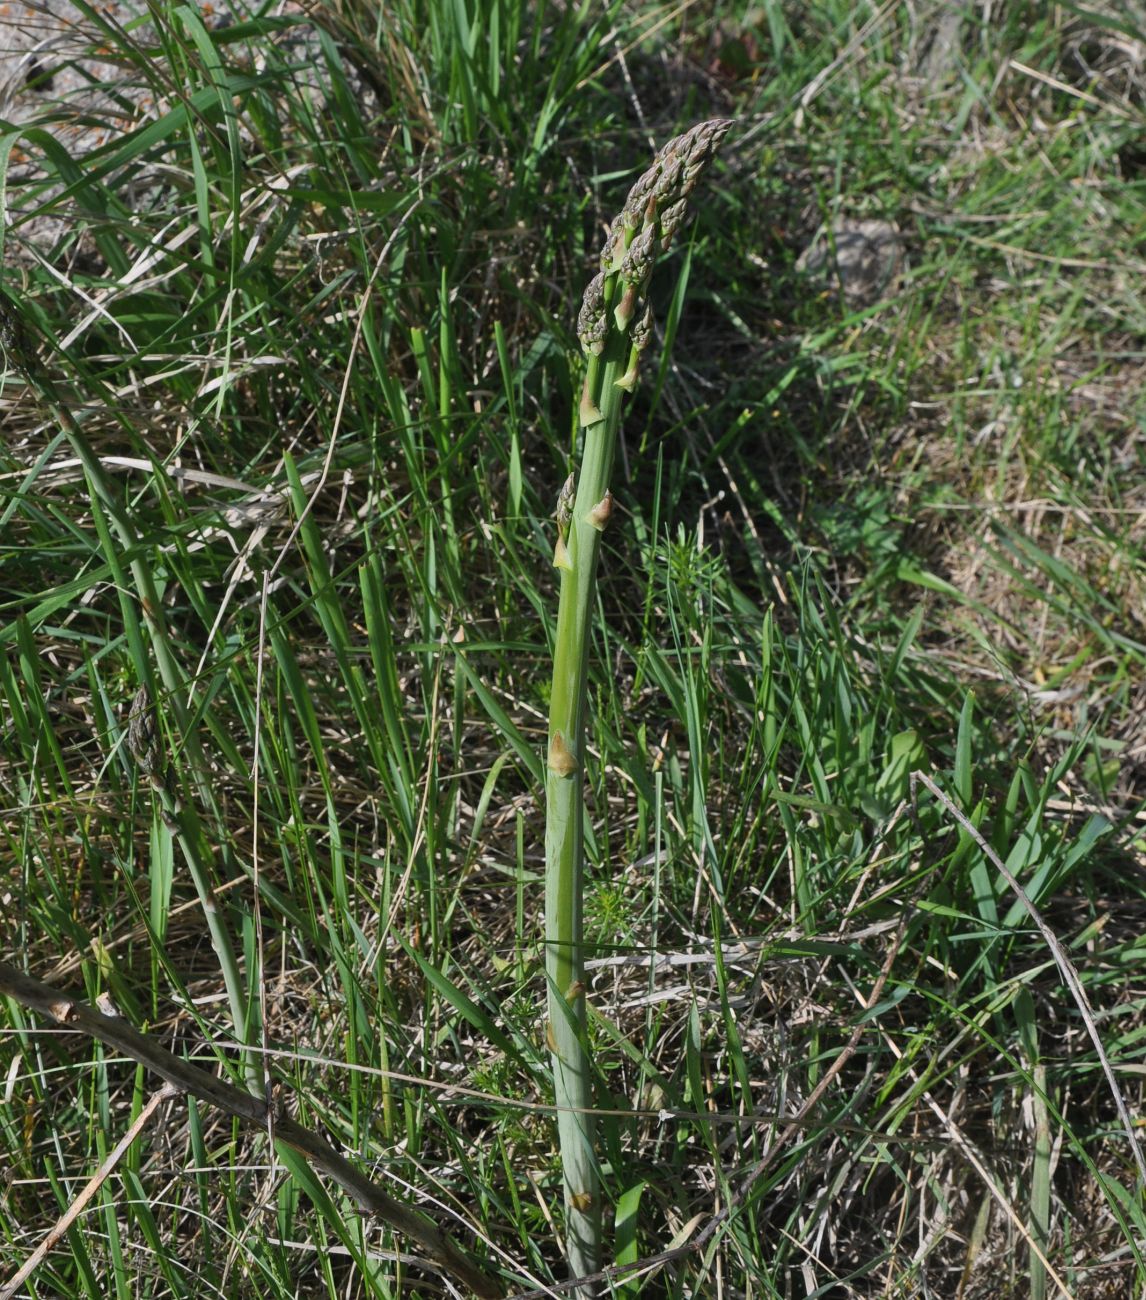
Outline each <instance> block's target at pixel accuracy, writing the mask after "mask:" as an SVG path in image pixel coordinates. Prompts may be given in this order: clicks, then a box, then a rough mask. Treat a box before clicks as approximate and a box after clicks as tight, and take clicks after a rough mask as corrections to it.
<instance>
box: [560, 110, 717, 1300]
mask: <svg viewBox="0 0 1146 1300" xmlns="http://www.w3.org/2000/svg"><path fill="white" fill-rule="evenodd" d="M731 125H732V123H731V122H730V121H728V120H726V119H723V118H717V119H713V120H712V121H709V122H702V123H701V124H700V125H698V126H694V127H693V128H692V129H691V130H689V131H686V132H685V133H684V134H683V135H680V136H677V137H676V138H675V139H673V140H671V141H669V143H668V144H667V145H665V147H664V148H663V149H662V150H661V151H660V153H659V154H658V155H657V157H656V159H655V161H654V162H653V165H652V166H651V167H650V168H649V169H648V171H646V172H645V173H644V175H643V176H641V178H640V179H639V180H638V181H637V183H636V184H635V185H634V186H633V188H632V189H631V190H630V192H629V197H628V199H627V200H626V202H625V206H624V208H623V209H622V210H621V212H620V214H619V215H618V216H617V218H616V219H615V220H614V222H613V224H612V227H611V229H610V231H609V234H608V237H607V239H606V241H605V247H604V249H603V251H602V254H601V270H600V271H599V272H598V274H597V275H596V276H594V277H593V279H592V281H591V282H590V284H589V287H588V288H587V289H586V291H585V299H584V303H583V305H582V307H581V314H580V317H579V320H578V335H579V337H580V340H581V346H582V348H583V349H584V351H585V356H586V359H587V364H586V373H585V382H584V387H583V389H582V393H581V406H580V424H581V427H582V429H583V431H584V435H583V437H584V447H583V450H582V457H581V469H580V474H579V475H573V474H571V475H570V476H569V478H568V480H567V481H566V483H565V486H564V487H563V488H562V490H561V494H560V497H559V498H558V502H557V544H556V550H555V553H554V559H553V562H554V564H555V565H556V567H557V568H558V570H559V571H560V574H561V593H560V602H559V605H558V611H557V635H556V640H555V643H554V648H553V689H552V694H551V696H550V706H549V749H548V770H547V773H546V788H545V793H546V827H545V855H546V875H545V940H546V975H547V982H548V989H549V995H548V1014H549V1020H548V1024H549V1029H548V1039H549V1048H550V1051H551V1053H552V1057H553V1085H554V1099H555V1102H556V1105H557V1129H558V1143H559V1147H560V1152H561V1164H562V1170H563V1182H564V1192H565V1235H566V1252H567V1254H568V1258H569V1267H570V1269H571V1271H572V1274H573V1276H574V1277H584V1276H586V1275H588V1274H591V1273H595V1272H597V1271H598V1270H599V1268H600V1255H601V1206H600V1193H599V1189H598V1178H597V1165H596V1157H595V1155H594V1149H593V1147H594V1141H593V1116H592V1106H593V1098H592V1081H591V1067H590V1062H589V1056H588V1051H587V1045H586V1038H585V957H584V952H583V946H582V874H583V850H584V843H583V807H582V805H583V786H582V777H581V770H582V765H583V762H584V754H585V735H584V732H585V682H586V670H587V662H588V651H589V611H590V610H591V608H592V605H593V595H594V589H595V585H596V567H597V555H598V552H599V550H600V544H601V534H602V532H603V531H604V529H605V526H606V525H607V524H608V522H609V518H610V516H611V515H612V512H613V497H612V493H611V492H610V491H609V483H610V476H611V473H612V467H613V452H614V448H615V446H616V441H617V430H618V428H619V426H620V418H621V402H622V399H623V397H624V394H625V393H626V392H631V391H632V389H633V388H634V387H635V386H636V383H637V373H638V368H639V364H640V357H641V353H642V352H643V351H644V350H645V348H647V347H648V344H649V339H650V337H651V335H652V316H651V313H650V310H649V305H648V286H649V281H650V279H651V277H652V270H653V261H654V258H655V256H656V254H657V253H658V252H664V251H665V250H667V248H668V246H669V244H670V243H671V242H672V239H673V236H674V235H675V234H676V232H677V230H679V229H680V226H681V224H682V223H683V221H684V219H685V214H686V212H687V208H688V200H689V196H690V195H691V194H692V191H693V189H694V188H695V186H696V183H697V181H698V179H699V178H700V175H701V173H702V172H703V171H704V169H705V167H706V166H707V165H708V163H709V161H710V160H711V158H712V157H713V155H714V153H715V152H716V150H717V148H718V147H719V145H720V142H721V141H722V140H723V138H724V136H725V134H726V132H727V131H728V128H729V127H730V126H731ZM589 1292H590V1289H589V1288H582V1290H581V1292H580V1294H581V1295H582V1296H585V1295H588V1294H589Z"/></svg>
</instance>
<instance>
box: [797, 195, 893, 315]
mask: <svg viewBox="0 0 1146 1300" xmlns="http://www.w3.org/2000/svg"><path fill="white" fill-rule="evenodd" d="M903 258H904V247H903V236H902V235H901V234H900V233H899V228H898V227H897V226H896V225H895V224H894V223H892V222H890V221H879V220H874V219H865V220H860V219H856V218H852V217H839V218H837V219H836V221H835V222H834V223H833V224H832V227H831V229H830V231H829V228H828V227H827V226H821V227H820V228H819V230H817V231H816V233H815V235H814V236H813V238H812V242H811V243H810V244H809V245H808V247H807V248H805V249H804V251H803V253H801V254H800V258H799V260H798V261H797V263H796V269H797V270H799V271H803V272H804V274H805V275H807V276H809V277H810V278H812V279H819V280H823V281H824V282H825V283H826V284H828V285H829V286H830V287H831V288H833V289H836V288H838V289H839V290H841V291H842V293H843V296H844V301H845V302H846V303H847V305H848V306H849V307H870V306H871V305H872V303H875V302H878V301H879V300H880V298H884V297H886V296H887V295H888V294H889V293H892V292H894V289H895V284H896V281H897V280H898V278H899V274H900V271H901V270H902V268H903Z"/></svg>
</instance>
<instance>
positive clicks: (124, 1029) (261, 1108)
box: [0, 962, 503, 1300]
mask: <svg viewBox="0 0 1146 1300" xmlns="http://www.w3.org/2000/svg"><path fill="white" fill-rule="evenodd" d="M0 996H7V997H10V998H12V999H14V1000H15V1001H16V1002H18V1003H20V1005H21V1006H25V1007H30V1008H31V1009H32V1010H34V1011H39V1012H41V1013H42V1014H43V1015H46V1016H50V1017H51V1018H52V1019H53V1020H56V1021H58V1022H59V1023H60V1024H61V1025H66V1026H67V1027H68V1028H69V1029H76V1030H80V1031H81V1032H83V1033H85V1034H88V1035H90V1036H91V1037H92V1038H96V1039H98V1040H99V1041H100V1042H101V1043H105V1044H106V1045H107V1046H108V1047H112V1048H114V1049H115V1050H117V1051H119V1052H122V1053H123V1054H124V1055H125V1056H127V1057H130V1058H131V1059H132V1060H133V1061H138V1062H139V1063H140V1064H141V1065H143V1066H145V1067H146V1068H147V1069H149V1070H153V1071H154V1072H155V1073H156V1074H158V1075H159V1077H160V1078H161V1079H165V1080H166V1081H167V1082H168V1083H171V1084H174V1085H175V1087H177V1088H179V1089H181V1090H182V1091H184V1092H189V1093H191V1094H192V1095H193V1096H195V1097H198V1098H200V1099H201V1100H203V1101H207V1102H210V1103H211V1104H212V1105H214V1106H218V1107H219V1109H220V1110H223V1111H226V1112H227V1114H229V1115H235V1116H237V1117H238V1118H239V1119H243V1120H246V1121H247V1123H249V1124H253V1125H254V1126H255V1127H256V1128H259V1129H261V1130H263V1131H264V1132H265V1131H266V1128H267V1113H268V1107H267V1106H266V1104H265V1102H263V1101H262V1099H261V1098H259V1097H256V1096H253V1095H252V1094H251V1093H249V1092H244V1091H242V1090H241V1089H239V1088H235V1087H233V1086H232V1085H231V1084H229V1083H226V1082H225V1081H224V1080H222V1079H219V1078H216V1077H215V1075H213V1074H208V1073H207V1071H206V1070H202V1069H200V1068H199V1067H198V1066H197V1065H191V1064H190V1063H189V1062H188V1061H184V1060H181V1059H180V1058H179V1057H178V1056H173V1055H172V1054H171V1053H170V1052H168V1051H167V1050H166V1049H164V1048H162V1047H160V1046H159V1045H158V1044H157V1043H153V1042H152V1041H151V1039H149V1038H147V1037H146V1036H145V1035H143V1034H141V1033H140V1032H139V1031H138V1030H137V1029H135V1028H134V1027H133V1026H132V1025H130V1024H129V1023H128V1022H127V1021H126V1020H122V1019H120V1018H119V1017H113V1016H104V1015H101V1014H100V1013H99V1012H98V1011H97V1010H96V1009H95V1008H94V1007H91V1006H89V1005H88V1004H87V1003H85V1002H79V1001H76V1000H74V999H73V998H71V997H69V996H68V994H67V993H63V992H61V991H60V990H59V989H54V988H52V986H51V985H50V984H42V983H41V982H40V981H39V980H36V979H33V978H32V977H31V976H30V975H25V974H24V973H23V971H20V970H17V969H16V967H15V966H10V965H9V964H8V963H7V962H0ZM274 1132H275V1140H276V1142H281V1143H283V1144H284V1145H286V1146H288V1147H290V1148H291V1149H292V1150H294V1151H299V1152H301V1153H302V1154H303V1155H304V1156H306V1158H307V1159H308V1160H309V1161H310V1163H311V1164H312V1165H314V1167H315V1168H316V1169H317V1170H319V1172H321V1173H324V1174H326V1175H327V1177H328V1178H331V1179H333V1180H334V1181H335V1182H336V1183H337V1184H338V1185H339V1187H341V1188H342V1189H343V1191H345V1192H346V1193H347V1194H348V1195H349V1196H351V1197H352V1198H353V1199H354V1201H355V1202H356V1203H357V1204H358V1206H359V1208H360V1209H361V1210H362V1211H364V1212H365V1213H366V1214H374V1215H377V1216H378V1218H380V1219H382V1220H383V1221H384V1222H386V1223H388V1224H389V1225H390V1226H391V1227H392V1228H393V1229H394V1230H395V1231H397V1232H399V1233H401V1234H402V1235H403V1236H405V1237H409V1238H410V1239H411V1240H413V1241H416V1242H417V1243H418V1245H419V1246H421V1247H422V1249H423V1250H424V1251H425V1252H426V1253H427V1254H428V1255H429V1256H430V1258H431V1259H432V1260H433V1261H434V1262H435V1263H436V1264H437V1265H438V1266H439V1267H440V1268H442V1269H443V1270H444V1271H445V1272H447V1273H451V1274H452V1275H453V1276H454V1277H455V1278H457V1279H458V1281H460V1282H462V1283H463V1284H464V1285H465V1286H467V1287H469V1289H470V1290H471V1291H473V1292H474V1294H475V1295H478V1296H480V1297H482V1300H498V1297H500V1296H501V1295H502V1294H503V1290H502V1287H501V1285H500V1283H498V1282H497V1281H495V1280H494V1279H493V1278H491V1277H489V1276H488V1275H487V1274H486V1273H485V1272H483V1271H482V1268H481V1266H480V1265H479V1264H478V1263H477V1261H476V1260H474V1259H472V1258H471V1257H470V1256H469V1255H467V1254H466V1253H465V1252H464V1251H463V1250H462V1249H461V1248H460V1247H459V1246H457V1245H456V1244H455V1243H454V1241H453V1240H452V1239H451V1238H450V1237H449V1236H448V1235H447V1234H446V1233H445V1232H444V1231H443V1230H442V1229H441V1228H440V1227H438V1225H437V1224H436V1223H435V1222H434V1221H433V1220H432V1219H431V1218H429V1217H428V1216H427V1215H425V1214H422V1213H421V1212H420V1211H418V1210H414V1209H411V1208H410V1207H409V1206H407V1205H403V1204H402V1203H401V1202H400V1201H397V1200H395V1199H394V1198H393V1197H392V1196H391V1195H390V1194H389V1193H388V1192H384V1191H383V1190H382V1189H381V1188H380V1187H378V1186H377V1185H376V1184H375V1183H373V1182H371V1181H370V1179H369V1178H367V1177H366V1176H365V1175H364V1174H363V1173H361V1172H360V1171H359V1170H358V1169H357V1168H355V1166H354V1165H352V1164H351V1163H350V1161H349V1160H347V1159H346V1158H345V1157H344V1156H341V1155H339V1153H338V1152H337V1151H335V1149H334V1148H333V1147H332V1146H331V1145H330V1143H329V1142H327V1140H326V1139H325V1138H324V1137H321V1136H319V1134H317V1133H313V1132H311V1130H310V1129H307V1128H303V1126H302V1125H301V1124H299V1123H297V1122H296V1121H294V1120H292V1119H289V1118H287V1117H286V1116H282V1115H280V1116H276V1119H275V1126H274Z"/></svg>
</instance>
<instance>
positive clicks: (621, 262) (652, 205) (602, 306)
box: [577, 117, 732, 371]
mask: <svg viewBox="0 0 1146 1300" xmlns="http://www.w3.org/2000/svg"><path fill="white" fill-rule="evenodd" d="M731 125H732V122H731V121H730V120H729V119H727V118H720V117H718V118H713V119H712V120H711V121H709V122H701V123H699V125H697V126H694V127H692V128H691V129H690V130H688V131H685V132H684V134H683V135H678V136H676V137H675V139H672V140H670V141H669V142H668V144H666V145H665V146H664V148H663V149H662V150H661V151H660V153H659V154H657V156H656V159H655V160H654V162H653V164H652V166H651V167H650V168H649V169H648V171H646V172H645V173H644V174H643V175H642V176H641V177H640V178H639V179H638V180H637V182H636V184H635V185H634V186H633V188H632V189H631V190H630V191H629V197H628V198H627V199H626V200H625V206H624V207H623V208H622V209H621V211H620V213H619V214H618V215H617V217H616V218H615V220H614V221H613V224H612V226H611V227H610V229H609V235H608V238H607V239H606V240H605V247H604V248H603V249H602V251H601V272H600V274H598V275H596V276H594V277H593V279H592V281H591V282H590V284H589V287H588V289H587V290H586V291H585V301H584V304H583V305H582V308H581V315H580V317H579V319H578V322H577V332H578V335H579V337H580V339H581V346H582V347H583V348H584V349H585V353H586V355H588V356H590V357H599V356H600V355H601V353H602V351H603V350H604V347H605V341H606V339H607V337H608V333H609V319H608V311H607V308H606V298H607V297H608V296H609V294H608V291H607V281H608V280H609V278H610V277H612V276H618V277H619V279H620V282H621V283H620V286H619V288H618V290H617V291H616V293H617V296H616V297H615V298H614V303H615V306H614V311H613V319H614V321H615V323H616V327H617V329H619V330H620V331H621V332H622V333H626V332H629V333H630V340H631V343H632V345H633V347H634V349H635V350H636V351H638V352H639V351H642V350H643V349H644V348H645V347H646V346H647V345H648V341H649V337H650V335H651V332H652V321H651V318H650V316H649V313H648V309H647V306H646V302H645V291H646V290H647V288H648V284H649V280H650V279H651V277H652V273H653V260H654V257H655V255H656V253H657V251H658V250H659V251H660V252H662V253H663V252H664V251H665V250H666V249H667V248H668V246H669V244H670V243H671V242H672V239H673V236H674V235H675V234H676V232H677V231H678V230H679V229H680V227H681V224H682V223H683V222H684V219H685V217H686V215H687V213H688V200H689V196H690V195H691V194H692V192H693V190H694V189H695V188H696V183H697V181H698V180H699V179H700V176H701V173H702V172H703V171H704V169H705V167H707V166H708V164H709V162H710V161H711V160H712V157H713V155H714V154H715V153H716V151H717V149H718V148H719V147H720V143H721V141H722V140H723V139H724V137H725V135H726V134H727V133H728V128H729V127H730V126H731ZM632 370H633V367H632V365H630V371H632Z"/></svg>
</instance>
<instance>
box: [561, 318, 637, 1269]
mask: <svg viewBox="0 0 1146 1300" xmlns="http://www.w3.org/2000/svg"><path fill="white" fill-rule="evenodd" d="M619 342H621V343H623V342H624V340H623V339H621V340H619ZM618 350H619V349H618ZM593 369H595V370H596V371H597V376H599V378H598V382H597V383H596V384H593V385H592V388H590V387H589V381H590V380H592V379H593V378H596V377H597V376H594V375H593V374H592V370H593ZM621 373H622V368H621V362H620V361H619V360H617V359H616V358H615V357H614V358H611V359H609V360H608V361H607V362H606V363H605V364H604V365H601V366H598V367H593V368H591V372H590V375H589V377H588V379H587V386H586V392H587V393H588V394H589V396H590V397H591V398H592V399H593V405H594V406H595V407H596V408H597V409H598V410H599V411H600V413H601V416H602V418H601V419H599V420H598V421H596V422H595V423H594V424H592V425H590V426H589V427H588V428H587V429H586V432H585V452H584V458H583V461H582V466H581V473H580V476H579V478H578V482H577V493H576V497H575V499H574V505H573V512H572V517H571V518H570V520H569V525H568V536H567V539H566V558H565V562H564V564H563V565H562V567H561V596H560V601H559V604H558V608H557V637H556V641H555V642H554V647H553V690H552V694H551V696H550V703H549V763H548V768H547V771H546V783H545V794H546V825H545V857H546V864H547V869H546V875H545V931H546V933H545V942H546V974H547V977H548V985H549V999H548V1002H549V1040H550V1041H549V1046H550V1050H551V1052H552V1055H553V1086H554V1099H555V1102H556V1105H557V1107H558V1111H557V1134H558V1143H559V1146H560V1149H561V1161H562V1169H563V1176H564V1184H565V1187H564V1191H565V1228H566V1248H567V1251H568V1255H569V1266H570V1269H571V1270H572V1272H573V1275H574V1276H577V1277H579V1276H582V1275H584V1274H586V1273H595V1272H596V1271H597V1270H598V1269H599V1268H600V1263H601V1258H600V1256H601V1205H600V1192H599V1189H598V1177H597V1163H596V1157H595V1155H594V1150H593V1146H594V1143H593V1134H594V1123H593V1115H592V1106H593V1084H592V1072H591V1067H590V1062H589V1057H588V1052H587V1050H586V1045H585V996H584V994H585V954H584V951H583V944H582V895H583V884H582V872H583V862H584V783H583V781H582V777H581V772H582V769H583V766H584V758H585V681H586V674H587V671H588V662H589V639H590V613H591V610H592V606H593V596H594V593H595V591H596V570H597V557H598V554H599V552H600V547H601V529H600V527H598V526H597V524H596V523H595V522H593V521H592V520H591V515H592V512H593V511H594V510H596V509H597V508H598V506H599V505H600V503H601V502H602V501H605V500H606V499H607V498H606V493H607V492H608V488H609V478H610V474H611V472H612V467H613V453H614V450H615V448H616V442H617V429H618V427H619V425H620V415H621V397H622V390H621V389H619V388H617V386H616V380H617V379H618V378H619V377H620V375H621Z"/></svg>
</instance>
